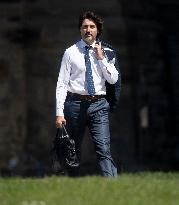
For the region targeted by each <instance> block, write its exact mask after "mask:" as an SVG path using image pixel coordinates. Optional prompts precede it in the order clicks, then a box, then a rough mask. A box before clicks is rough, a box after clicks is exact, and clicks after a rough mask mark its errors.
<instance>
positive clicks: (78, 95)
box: [67, 92, 106, 101]
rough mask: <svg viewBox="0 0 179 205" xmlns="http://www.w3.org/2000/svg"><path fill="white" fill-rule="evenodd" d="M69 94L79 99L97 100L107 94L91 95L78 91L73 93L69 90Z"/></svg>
mask: <svg viewBox="0 0 179 205" xmlns="http://www.w3.org/2000/svg"><path fill="white" fill-rule="evenodd" d="M67 96H73V97H75V98H77V99H79V100H82V101H97V100H99V99H101V98H105V97H106V96H105V95H94V96H91V95H80V94H77V93H71V92H68V94H67Z"/></svg>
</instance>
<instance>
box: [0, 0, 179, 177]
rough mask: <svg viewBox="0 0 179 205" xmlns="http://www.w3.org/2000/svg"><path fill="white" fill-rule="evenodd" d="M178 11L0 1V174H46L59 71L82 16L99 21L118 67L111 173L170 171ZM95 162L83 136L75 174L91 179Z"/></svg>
mask: <svg viewBox="0 0 179 205" xmlns="http://www.w3.org/2000/svg"><path fill="white" fill-rule="evenodd" d="M178 9H179V4H178V2H177V1H176V0H175V1H174V0H173V1H167V0H165V1H159V0H153V1H140V0H134V1H132V2H131V1H130V3H129V1H126V0H111V1H107V0H98V1H94V0H93V1H91V0H90V1H89V0H86V1H82V0H78V1H74V2H73V1H72V2H70V1H65V2H60V1H57V0H51V1H49V0H43V1H42V0H33V1H25V0H13V1H12V0H9V1H8V0H7V1H1V3H0V16H1V18H0V23H1V26H0V37H1V38H0V54H1V55H0V56H1V57H0V102H1V103H0V110H1V111H0V141H1V146H0V156H1V157H0V169H1V170H6V171H8V170H10V171H11V170H13V172H15V173H21V174H23V173H25V174H28V173H29V172H31V173H34V174H42V173H44V172H48V171H49V170H50V162H51V161H50V155H49V153H50V148H51V144H52V140H53V137H54V134H55V127H54V119H55V87H56V81H57V77H58V70H59V66H58V64H59V62H60V60H61V57H62V54H63V52H64V50H65V48H66V47H68V46H70V45H71V44H72V43H74V42H75V41H77V40H78V39H79V31H78V28H77V23H78V15H79V13H80V12H81V11H82V10H95V11H96V12H97V13H99V14H100V15H101V16H103V18H104V26H105V31H104V34H103V38H104V39H105V40H107V41H108V42H109V43H111V44H112V45H113V46H114V47H115V49H116V51H117V54H118V58H119V61H120V66H121V72H122V93H121V100H120V105H119V107H118V109H117V111H116V112H115V114H113V116H111V133H112V140H111V141H112V144H111V146H112V151H113V155H114V158H115V161H116V162H117V165H118V168H119V169H123V170H124V171H136V170H145V169H155V170H156V169H165V170H168V169H177V168H178V166H177V163H178V160H179V154H178V153H179V151H178V149H179V142H178V134H179V133H178V127H177V124H178V119H179V110H178V106H177V104H178V97H179V93H178V78H177V77H176V76H177V73H178V71H177V66H178V58H177V54H178V45H179V44H178V36H179V35H178V32H179V29H178V25H179V24H178V19H177V16H178ZM7 150H8V151H7ZM95 160H96V157H95V154H94V149H93V145H92V143H91V141H90V139H89V136H88V132H87V133H86V136H85V139H84V142H83V159H82V162H83V170H82V171H83V172H85V173H95V172H96V166H95Z"/></svg>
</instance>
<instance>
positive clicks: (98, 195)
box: [0, 173, 179, 205]
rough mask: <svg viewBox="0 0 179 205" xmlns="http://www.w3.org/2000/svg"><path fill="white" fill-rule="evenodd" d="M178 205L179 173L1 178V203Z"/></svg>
mask: <svg viewBox="0 0 179 205" xmlns="http://www.w3.org/2000/svg"><path fill="white" fill-rule="evenodd" d="M72 204H73V205H98V204H99V205H117V204H121V205H179V173H138V174H121V175H120V176H119V177H118V178H117V179H107V178H102V177H99V176H98V177H97V176H96V177H95V176H91V177H90V176H87V177H81V178H68V177H60V176H59V177H58V176H51V177H45V178H0V205H72Z"/></svg>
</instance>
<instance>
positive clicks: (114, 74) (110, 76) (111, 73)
mask: <svg viewBox="0 0 179 205" xmlns="http://www.w3.org/2000/svg"><path fill="white" fill-rule="evenodd" d="M98 62H99V65H100V67H101V70H102V72H103V75H104V78H105V79H106V80H107V82H108V83H110V84H115V83H116V82H117V80H118V75H119V73H118V71H117V69H116V67H115V66H114V64H115V58H113V59H112V60H111V61H109V62H108V61H107V59H106V58H104V59H103V60H98Z"/></svg>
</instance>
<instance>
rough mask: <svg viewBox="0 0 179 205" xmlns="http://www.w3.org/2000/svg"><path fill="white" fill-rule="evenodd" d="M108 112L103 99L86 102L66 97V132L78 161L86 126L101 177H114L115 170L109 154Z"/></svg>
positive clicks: (115, 174) (73, 97) (107, 105)
mask: <svg viewBox="0 0 179 205" xmlns="http://www.w3.org/2000/svg"><path fill="white" fill-rule="evenodd" d="M108 112H109V104H108V102H107V100H106V99H105V98H101V99H99V100H96V101H86V100H80V99H79V98H77V97H75V96H67V99H66V102H65V105H64V114H65V119H66V127H67V131H68V133H69V135H70V136H71V137H72V138H73V139H74V140H75V143H76V151H77V155H78V158H79V160H80V157H81V156H80V155H81V151H80V150H81V144H82V139H83V135H84V132H85V128H86V126H88V128H89V131H90V135H91V139H92V141H93V143H94V146H95V151H96V154H97V160H98V165H99V168H100V171H101V174H102V176H106V177H116V176H117V168H116V166H115V163H114V161H113V159H112V157H111V152H110V132H109V118H108ZM75 172H76V170H74V173H73V170H70V173H71V174H72V175H75Z"/></svg>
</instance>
